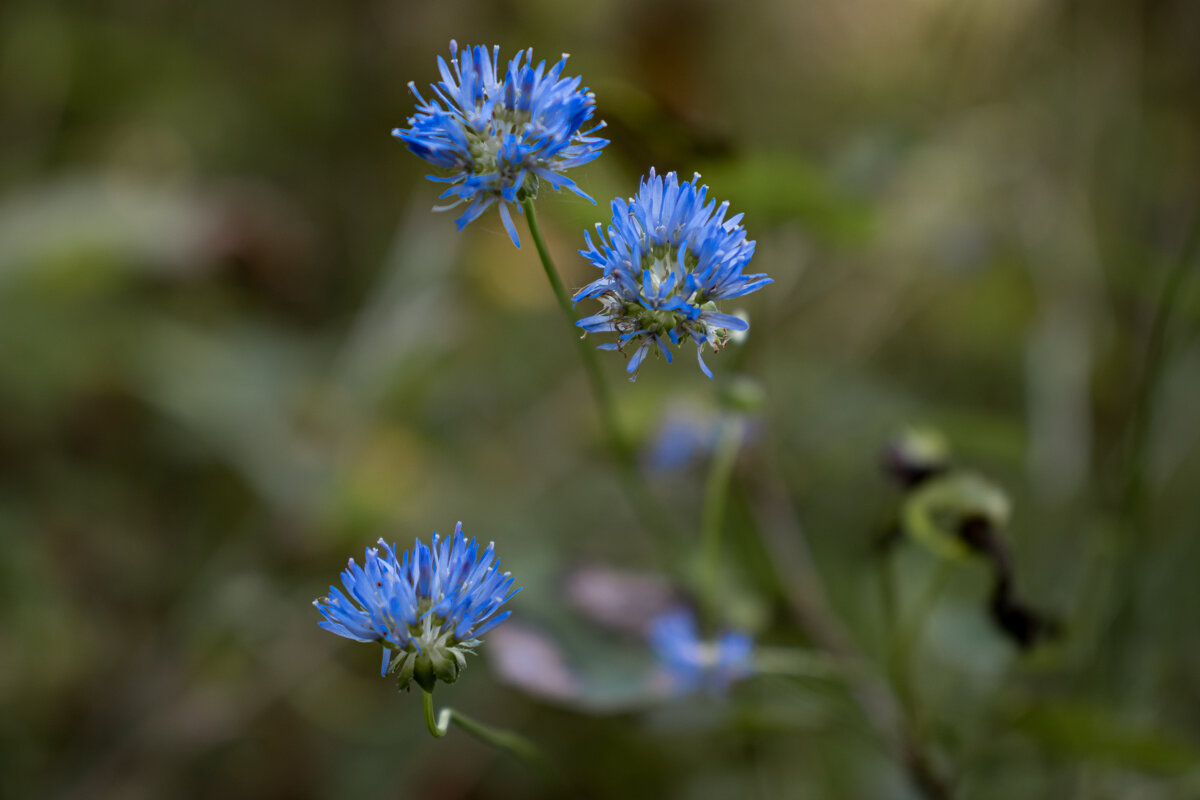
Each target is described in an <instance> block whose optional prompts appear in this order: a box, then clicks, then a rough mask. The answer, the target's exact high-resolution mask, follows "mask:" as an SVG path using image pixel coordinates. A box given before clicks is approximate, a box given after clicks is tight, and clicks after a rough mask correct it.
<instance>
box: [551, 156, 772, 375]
mask: <svg viewBox="0 0 1200 800" xmlns="http://www.w3.org/2000/svg"><path fill="white" fill-rule="evenodd" d="M699 178H700V176H699V175H696V176H695V178H693V179H692V182H691V183H688V182H686V181H685V182H684V183H680V182H679V178H678V177H677V176H676V175H675V173H674V172H669V173H667V175H666V176H660V175H656V174H655V172H654V170H653V169H651V170H650V175H649V176H648V177H646V178H643V179H642V183H641V185H640V186H639V187H638V193H637V197H634V198H631V199H629V200H628V201H626V200H623V199H620V198H618V199H616V200H614V201H613V203H612V210H613V217H612V222H611V223H609V226H608V239H607V241H606V240H605V237H604V232H603V231H602V229H601V227H600V225H599V224H597V225H596V237H597V241H596V243H593V242H592V237H591V235H590V234H584V239H585V241H586V243H587V249H586V250H580V251H579V252H580V253H581V254H582V255H583V256H584V257H585V258H587V259H588V260H589V261H591V262H592V263H593V264H594V265H596V266H597V267H599V268H600V269H602V270H604V275H603V276H602V277H600V278H597V279H596V280H595V281H593V282H592V283H590V284H588V285H587V286H585V287H584V288H583V289H581V290H579V291H578V292H577V293H576V294H575V297H574V300H575V301H576V302H578V301H579V300H583V299H585V298H589V297H594V298H596V299H597V300H599V301H600V306H601V309H600V313H599V314H596V315H594V316H591V317H585V318H584V319H581V320H579V322H578V325H579V327H581V328H583V329H584V330H585V331H594V332H609V331H611V332H613V333H616V334H617V335H618V339H617V341H616V342H609V343H606V344H602V345H600V349H601V350H621V351H624V348H625V346H626V345H628V344H630V343H633V344H634V345H636V348H637V349H636V350H635V351H634V354H633V357H632V358H631V359H630V360H629V366H628V368H627V369H628V371H629V372H630V373H632V374H633V377H635V378H636V376H637V369H638V367H639V366H640V365H641V363H642V359H644V358H645V357H646V354H647V353H648V352H650V349H651V348H652V347H657V349H658V351H659V352H661V353H662V354H663V355H664V356H666V358H667V361H668V362H669V361H670V360H671V351H670V349H669V347H668V344H674V345H678V344H679V343H680V342H681V341H684V340H685V339H687V338H688V337H691V339H692V341H694V342H695V343H696V357H697V358H698V359H699V361H700V369H702V370H703V371H704V374H705V375H707V376H708V377H710V378H711V377H712V372H711V371H710V370H709V368H708V366H707V365H706V364H705V363H704V358H703V354H702V351H703V349H704V345H705V344H707V345H708V346H710V347H711V348H712V349H713V351H714V352H715V351H717V350H719V349H720V348H721V347H722V346H724V345H725V343H726V342H727V341H728V338H729V334H730V332H731V331H744V330H746V329H747V328H748V327H749V325H748V324H747V323H746V322H745V321H744V320H742V319H740V318H738V317H735V316H732V315H730V314H722V313H720V312H719V311H717V306H716V303H717V301H718V300H724V299H728V298H731V297H740V296H742V295H744V294H749V293H750V292H753V291H755V290H756V289H760V288H762V287H763V286H765V285H767V284H768V283H771V279H770V278H768V277H767V276H766V275H765V274H763V275H746V274H745V269H746V265H747V264H748V263H749V262H750V257H751V256H753V255H754V242H751V241H747V240H746V230H745V228H743V227H742V225H741V220H742V215H741V214H737V215H735V216H732V217H730V218H729V219H725V213H726V212H727V211H728V210H729V203H722V204H721V205H720V206H717V204H716V201H715V200H708V187H707V186H697V181H698V180H699Z"/></svg>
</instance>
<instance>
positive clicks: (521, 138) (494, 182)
mask: <svg viewBox="0 0 1200 800" xmlns="http://www.w3.org/2000/svg"><path fill="white" fill-rule="evenodd" d="M566 63H567V56H566V55H564V56H563V57H562V60H560V61H559V62H558V63H557V64H555V65H554V66H553V67H550V68H549V69H547V68H546V62H544V61H542V62H539V63H538V65H537V66H534V64H533V50H525V51H522V52H520V53H517V55H516V56H515V57H514V58H513V59H512V60H511V61H509V62H508V69H507V71H506V72H504V73H503V74H502V73H501V71H500V47H499V46H496V47H495V48H493V49H492V51H491V53H488V50H487V48H486V47H466V48H463V49H462V50H461V51H460V50H459V49H458V44H457V43H456V42H454V41H451V42H450V64H447V63H446V61H445V59H443V58H442V57H441V56H438V69H439V71H440V72H441V74H442V80H441V82H439V83H436V84H431V86H430V88H431V90H432V92H433V94H432V95H431V96H430V98H429V99H428V100H426V99H425V98H424V97H422V96H421V94H420V92H418V91H417V88H416V86H415V85H414V84H413V83H409V84H408V86H409V88H410V89H411V90H412V93H413V94H414V95H416V97H417V113H416V114H415V115H414V116H412V117H409V118H408V125H409V127H407V128H396V129H395V130H393V131H392V135H393V136H396V137H398V138H400V139H401V140H402V141H403V142H404V143H405V144H406V145H408V149H409V150H411V151H412V152H413V153H415V154H417V155H418V156H420V157H421V158H423V159H425V160H426V161H428V162H429V163H431V164H433V166H434V167H436V168H437V173H438V174H437V175H430V176H429V179H430V180H432V181H438V182H441V183H448V184H450V186H449V188H447V189H446V191H445V192H444V193H443V194H442V198H441V199H443V200H447V201H448V202H447V203H446V205H444V206H438V207H436V210H438V211H443V210H446V209H449V208H454V207H456V206H459V205H461V204H463V203H466V204H467V208H466V210H465V211H464V212H463V213H462V216H460V217H459V218H458V220H457V222H458V229H459V230H462V229H463V227H465V226H466V225H467V223H469V222H471V221H472V220H474V219H477V218H478V217H479V216H480V215H481V214H482V213H483V212H484V211H486V210H487V208H488V206H490V205H492V204H493V203H499V205H500V219H501V220H503V222H504V227H505V229H507V230H508V235H509V236H511V237H512V241H513V244H515V245H516V246H517V247H520V246H521V241H520V239H519V238H518V237H517V229H516V227H515V226H514V225H513V221H512V216H511V215H510V214H509V210H508V204H509V203H520V202H521V201H523V200H524V199H525V198H526V197H530V198H532V197H536V196H537V191H538V186H539V185H540V183H541V181H545V182H546V183H548V184H549V185H550V186H551V187H553V188H554V189H569V190H571V191H572V192H574V193H575V194H578V195H580V196H581V197H585V198H587V199H588V200H591V199H592V198H590V197H588V196H587V195H586V194H584V193H583V191H581V190H580V188H579V187H578V186H576V185H575V182H574V181H572V180H571V179H570V178H567V177H566V176H565V175H563V174H562V172H563V170H566V169H570V168H571V167H575V166H578V165H580V164H586V163H587V162H589V161H591V160H592V159H593V158H595V157H596V156H598V155H600V150H601V148H603V147H604V145H606V144H608V140H607V139H601V138H599V137H597V136H593V135H592V134H593V133H595V132H596V131H597V130H599V129H600V128H602V127H604V123H603V122H601V123H599V124H596V125H593V126H591V127H590V128H588V129H587V130H584V129H583V128H584V126H585V125H586V124H587V123H588V121H589V120H590V119H591V118H592V115H593V114H594V113H595V110H596V97H595V95H593V94H592V93H591V91H590V90H588V89H587V87H582V88H581V87H580V85H579V84H580V80H581V79H580V78H578V77H575V78H564V77H562V71H563V67H564V66H566ZM593 202H595V201H593Z"/></svg>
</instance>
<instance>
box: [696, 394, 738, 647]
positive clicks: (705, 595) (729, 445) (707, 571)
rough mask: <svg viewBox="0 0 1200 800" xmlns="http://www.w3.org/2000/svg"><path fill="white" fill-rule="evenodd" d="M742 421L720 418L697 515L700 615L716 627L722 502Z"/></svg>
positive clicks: (736, 452)
mask: <svg viewBox="0 0 1200 800" xmlns="http://www.w3.org/2000/svg"><path fill="white" fill-rule="evenodd" d="M743 427H744V421H743V420H742V418H741V417H739V416H736V415H728V416H725V417H723V418H722V419H721V421H720V423H718V427H717V445H716V448H715V449H714V451H713V456H712V463H711V464H710V465H709V469H708V481H707V482H706V483H705V486H704V506H703V508H702V510H701V515H700V554H701V558H702V559H703V561H702V562H701V565H700V570H701V572H700V587H701V597H702V599H703V603H704V613H705V615H706V617H707V620H708V622H709V624H710V625H717V624H718V623H719V622H720V620H719V619H718V616H719V614H718V609H719V607H720V596H721V527H722V522H723V521H724V518H725V502H726V499H727V498H728V497H729V481H730V479H731V478H732V477H733V466H734V464H735V463H736V462H737V455H738V451H739V450H740V449H741V447H742V435H743Z"/></svg>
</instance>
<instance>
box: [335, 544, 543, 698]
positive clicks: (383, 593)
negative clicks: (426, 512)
mask: <svg viewBox="0 0 1200 800" xmlns="http://www.w3.org/2000/svg"><path fill="white" fill-rule="evenodd" d="M499 565H500V561H499V559H497V558H496V555H495V547H494V545H492V544H489V545H488V546H487V549H486V550H485V551H484V552H483V553H482V554H479V546H478V544H477V543H476V541H475V540H474V539H471V540H470V541H469V542H468V541H467V540H466V539H465V538H464V536H463V532H462V523H461V522H460V523H458V524H457V525H456V526H455V527H454V535H453V536H452V537H449V538H446V539H441V538H439V536H438V535H437V534H436V533H435V534H433V541H432V543H431V544H430V545H429V546H426V545H425V544H424V543H423V542H421V541H420V540H418V541H416V542H414V544H413V547H412V549H411V550H406V551H404V553H402V554H401V556H400V557H399V558H397V556H396V548H395V545H389V544H388V543H387V542H385V541H383V540H382V539H380V540H379V547H370V548H367V550H366V554H365V556H364V558H363V563H362V566H359V565H358V564H356V563H355V562H354V559H350V562H349V564H348V565H347V567H346V569H344V570H343V571H342V586H343V587H344V588H345V592H343V591H342V590H340V589H338V588H337V587H334V586H331V587H329V594H328V595H327V596H325V597H322V598H318V599H316V600H314V601H313V605H314V606H316V607H317V610H318V611H320V612H321V614H322V616H324V617H325V619H323V620H321V621H320V622H318V623H317V624H318V625H319V626H320V627H322V628H324V629H325V630H327V631H329V632H331V633H335V634H337V635H338V636H343V637H345V638H347V639H353V640H354V641H357V642H381V643H382V644H383V648H384V651H383V664H382V666H381V671H382V672H383V674H385V675H386V674H387V673H388V671H389V670H390V669H395V668H396V667H397V665H398V664H401V663H404V661H405V658H406V657H407V656H409V655H412V656H417V655H421V656H424V657H425V658H427V659H429V662H430V663H431V664H433V665H436V664H439V663H442V662H445V661H446V660H447V659H450V658H454V656H455V654H456V653H461V652H469V651H470V648H471V647H473V646H474V645H475V644H476V642H477V640H478V638H479V636H480V635H482V634H483V633H486V632H487V631H489V630H491V629H492V628H493V627H495V626H496V625H497V624H499V623H500V622H502V621H503V620H504V619H506V618H507V617H508V615H509V613H510V612H508V611H505V612H503V613H499V614H498V613H497V611H499V609H500V607H501V606H502V605H504V603H506V602H508V600H509V599H510V598H511V597H512V596H513V595H514V594H516V593H517V591H519V590H518V589H517V588H516V587H514V586H513V578H512V576H511V575H510V574H509V573H507V572H501V571H500V569H499ZM393 651H395V652H396V657H395V658H394V659H393ZM389 665H390V666H389ZM411 670H412V667H411V666H410V667H409V673H410V674H411ZM402 677H403V676H402Z"/></svg>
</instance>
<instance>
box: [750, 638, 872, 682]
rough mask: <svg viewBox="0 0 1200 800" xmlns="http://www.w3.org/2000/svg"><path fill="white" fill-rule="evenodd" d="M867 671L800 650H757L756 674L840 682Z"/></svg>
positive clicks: (836, 659)
mask: <svg viewBox="0 0 1200 800" xmlns="http://www.w3.org/2000/svg"><path fill="white" fill-rule="evenodd" d="M861 669H863V665H861V664H857V663H855V662H853V661H850V660H848V659H845V658H840V657H838V656H834V655H830V654H829V653H825V652H821V651H818V650H810V649H807V648H799V647H761V646H760V647H755V648H754V674H756V675H777V676H779V677H783V678H801V679H811V680H840V679H842V678H844V677H845V676H846V675H847V674H848V673H853V672H855V671H857V670H861Z"/></svg>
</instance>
